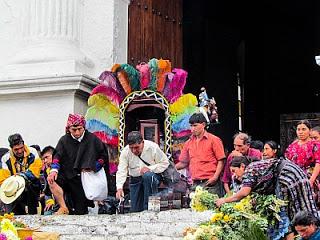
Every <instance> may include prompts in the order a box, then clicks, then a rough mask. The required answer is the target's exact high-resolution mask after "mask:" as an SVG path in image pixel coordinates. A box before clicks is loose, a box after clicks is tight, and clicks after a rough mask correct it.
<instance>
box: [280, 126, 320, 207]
mask: <svg viewBox="0 0 320 240" xmlns="http://www.w3.org/2000/svg"><path fill="white" fill-rule="evenodd" d="M311 129H312V128H311V124H310V122H309V121H308V120H301V121H299V122H298V123H297V129H296V133H297V139H296V140H294V141H293V142H292V143H291V144H290V145H289V146H288V148H287V149H286V152H285V157H286V158H287V159H289V160H291V161H292V162H294V163H295V164H297V165H298V166H299V167H301V168H302V169H303V171H304V172H305V173H306V174H307V175H308V178H309V181H310V184H311V187H312V188H313V190H314V193H315V195H316V196H318V195H319V188H318V184H319V179H318V178H319V173H320V142H319V141H315V140H312V139H311V137H310V131H311ZM319 200H320V199H319V197H317V199H316V201H317V202H318V203H319V202H320V201H319Z"/></svg>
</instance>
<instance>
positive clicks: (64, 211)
mask: <svg viewBox="0 0 320 240" xmlns="http://www.w3.org/2000/svg"><path fill="white" fill-rule="evenodd" d="M68 214H69V210H68V208H63V207H60V208H59V209H58V211H57V212H55V213H54V215H68Z"/></svg>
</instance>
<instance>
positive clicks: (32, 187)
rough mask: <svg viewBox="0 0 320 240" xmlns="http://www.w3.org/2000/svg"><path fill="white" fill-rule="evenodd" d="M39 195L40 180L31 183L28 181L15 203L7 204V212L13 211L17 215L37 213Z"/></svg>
mask: <svg viewBox="0 0 320 240" xmlns="http://www.w3.org/2000/svg"><path fill="white" fill-rule="evenodd" d="M39 195H40V182H38V181H36V182H34V183H30V182H28V181H26V188H25V190H24V192H23V193H22V194H21V195H20V196H19V197H18V198H17V199H16V200H15V201H14V202H13V203H10V204H6V205H5V209H6V212H7V213H11V212H13V213H14V214H15V215H25V214H37V207H38V206H39ZM26 207H27V209H26Z"/></svg>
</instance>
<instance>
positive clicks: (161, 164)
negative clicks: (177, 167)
mask: <svg viewBox="0 0 320 240" xmlns="http://www.w3.org/2000/svg"><path fill="white" fill-rule="evenodd" d="M153 157H154V161H155V162H156V164H154V165H150V166H148V168H149V169H150V170H151V171H152V172H154V173H162V172H163V171H164V170H166V169H167V168H168V166H169V159H168V157H167V155H166V154H165V153H164V152H163V151H162V150H161V149H160V147H159V146H158V145H155V151H154V156H153Z"/></svg>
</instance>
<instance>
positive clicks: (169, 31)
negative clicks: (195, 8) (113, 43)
mask: <svg viewBox="0 0 320 240" xmlns="http://www.w3.org/2000/svg"><path fill="white" fill-rule="evenodd" d="M182 12H183V9H182V0H131V2H130V5H129V24H128V26H129V29H128V63H129V64H131V65H133V66H136V65H137V64H139V63H140V62H148V61H149V59H151V58H157V59H160V58H163V59H167V60H170V61H171V64H172V66H173V67H180V68H181V67H182V47H183V46H182Z"/></svg>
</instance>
